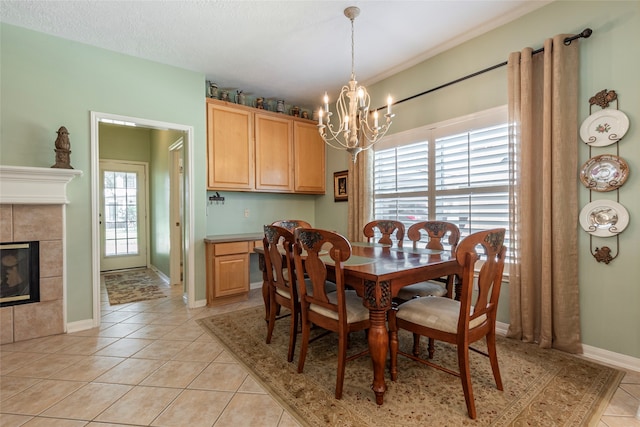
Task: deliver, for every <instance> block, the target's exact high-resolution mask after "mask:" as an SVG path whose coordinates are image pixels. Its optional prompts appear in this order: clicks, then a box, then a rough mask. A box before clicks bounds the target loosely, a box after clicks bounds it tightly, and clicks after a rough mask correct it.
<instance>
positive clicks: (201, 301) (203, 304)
mask: <svg viewBox="0 0 640 427" xmlns="http://www.w3.org/2000/svg"><path fill="white" fill-rule="evenodd" d="M206 306H207V300H206V299H199V300H197V301H195V302H194V303H193V308H200V307H206Z"/></svg>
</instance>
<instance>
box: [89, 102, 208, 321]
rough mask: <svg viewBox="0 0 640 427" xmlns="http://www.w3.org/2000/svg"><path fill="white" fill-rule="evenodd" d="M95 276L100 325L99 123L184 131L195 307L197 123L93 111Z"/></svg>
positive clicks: (190, 300) (190, 303)
mask: <svg viewBox="0 0 640 427" xmlns="http://www.w3.org/2000/svg"><path fill="white" fill-rule="evenodd" d="M90 113H91V239H92V250H91V252H92V253H91V279H92V282H93V326H94V327H97V326H100V225H99V224H98V213H99V212H100V141H99V139H100V138H99V122H100V121H101V120H102V119H109V120H117V121H122V122H131V123H135V124H136V125H137V126H141V127H146V128H151V129H159V130H175V131H180V132H184V134H185V140H184V150H185V151H184V157H185V163H186V165H185V167H184V175H183V176H184V224H183V227H184V230H185V232H184V242H183V244H184V246H183V256H184V260H185V262H184V280H185V282H186V283H185V284H186V286H185V288H186V290H187V298H186V299H187V307H188V308H195V307H196V300H195V208H194V200H193V194H195V193H194V183H193V162H194V160H193V133H194V130H193V126H187V125H181V124H176V123H169V122H161V121H157V120H149V119H143V118H139V117H130V116H121V115H117V114H110V113H101V112H97V111H91V112H90Z"/></svg>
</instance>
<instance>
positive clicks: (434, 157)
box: [374, 107, 509, 244]
mask: <svg viewBox="0 0 640 427" xmlns="http://www.w3.org/2000/svg"><path fill="white" fill-rule="evenodd" d="M507 132H508V126H507V111H506V107H500V108H497V109H492V110H489V111H486V112H482V113H478V114H474V115H471V116H468V117H463V118H459V119H456V120H453V121H449V122H446V123H441V124H437V125H432V126H425V127H424V128H421V129H414V130H412V131H410V132H405V133H402V134H396V135H392V137H393V138H392V141H386V142H385V145H384V146H381V147H379V148H378V149H377V150H376V151H375V153H374V215H375V219H393V220H398V221H401V222H403V223H404V224H405V227H407V229H408V228H409V226H411V225H412V224H414V223H416V222H418V221H425V220H429V219H430V220H443V221H449V222H452V223H454V224H456V225H457V226H458V227H459V228H460V234H461V237H462V238H463V237H465V236H467V235H469V234H471V233H474V232H476V231H480V230H486V229H490V228H497V227H503V228H505V229H507V231H508V229H509V186H508V185H509V157H508V140H507V136H508V135H507ZM506 237H507V239H508V236H506ZM507 244H508V242H507Z"/></svg>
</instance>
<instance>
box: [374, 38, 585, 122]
mask: <svg viewBox="0 0 640 427" xmlns="http://www.w3.org/2000/svg"><path fill="white" fill-rule="evenodd" d="M592 33H593V31H592V30H591V28H585V29H584V30H583V31H582V32H581V33H580V34H576V35H575V36H571V37H567V38H565V39H564V44H565V46H569V45H570V44H571V42H572V41H574V40H576V39H580V38H585V39H588V38H589V37H591V34H592ZM543 51H544V47H541V48H540V49H536V50H534V51H533V55H535V54H537V53H540V52H543ZM505 65H507V61H505V62H501V63H500V64H496V65H492V66H491V67H488V68H485V69H483V70H480V71H476V72H475V73H471V74H469V75H466V76H464V77H460V78H459V79H455V80H452V81H450V82H449V83H445V84H441V85H440V86H436V87H434V88H431V89H429V90H425V91H424V92H420V93H417V94H415V95H412V96H410V97H408V98H404V99H401V100H399V101H396V102H394V103H393V104H392V105H398V104H402V103H403V102H406V101H410V100H412V99H413V98H417V97H419V96H422V95H426V94H428V93H431V92H435V91H436V90H439V89H443V88H445V87H447V86H451V85H454V84H456V83H460V82H461V81H464V80H467V79H470V78H472V77H476V76H479V75H480V74H484V73H486V72H488V71H491V70H495V69H496V68H500V67H504V66H505ZM383 108H386V106H384V107H380V108H378V109H377V110H381V109H383Z"/></svg>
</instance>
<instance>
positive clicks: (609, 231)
mask: <svg viewBox="0 0 640 427" xmlns="http://www.w3.org/2000/svg"><path fill="white" fill-rule="evenodd" d="M628 224H629V213H628V212H627V210H626V209H625V207H624V206H622V205H621V204H620V203H617V202H614V201H611V200H595V201H593V202H591V203H589V204H588V205H586V206H585V207H584V208H582V211H581V212H580V225H581V226H582V228H584V230H585V231H586V232H587V233H589V234H592V235H594V236H598V237H611V236H615V235H616V234H618V233H621V232H622V231H623V230H624V229H625V228H627V225H628Z"/></svg>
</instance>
